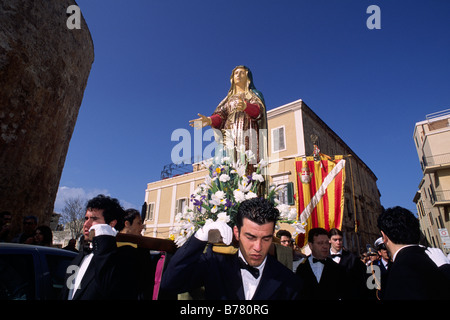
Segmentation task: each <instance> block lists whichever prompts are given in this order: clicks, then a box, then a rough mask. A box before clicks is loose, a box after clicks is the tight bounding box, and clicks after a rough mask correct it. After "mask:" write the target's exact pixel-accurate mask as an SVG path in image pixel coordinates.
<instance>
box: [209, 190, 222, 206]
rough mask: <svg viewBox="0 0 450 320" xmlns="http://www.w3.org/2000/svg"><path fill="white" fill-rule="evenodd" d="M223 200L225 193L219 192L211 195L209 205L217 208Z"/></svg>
mask: <svg viewBox="0 0 450 320" xmlns="http://www.w3.org/2000/svg"><path fill="white" fill-rule="evenodd" d="M224 198H225V192H223V191H221V190H219V191H217V192H216V193H214V194H213V195H211V200H210V201H209V203H210V204H212V205H214V206H218V205H220V204H222V203H223V202H224Z"/></svg>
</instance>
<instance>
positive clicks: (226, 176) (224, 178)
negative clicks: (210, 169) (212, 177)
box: [219, 173, 230, 182]
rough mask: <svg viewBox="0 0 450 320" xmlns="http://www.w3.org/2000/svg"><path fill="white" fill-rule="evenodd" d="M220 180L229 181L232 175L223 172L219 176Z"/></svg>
mask: <svg viewBox="0 0 450 320" xmlns="http://www.w3.org/2000/svg"><path fill="white" fill-rule="evenodd" d="M219 180H220V181H221V182H227V181H230V176H229V175H227V174H225V173H224V174H221V175H220V177H219Z"/></svg>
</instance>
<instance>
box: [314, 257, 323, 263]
mask: <svg viewBox="0 0 450 320" xmlns="http://www.w3.org/2000/svg"><path fill="white" fill-rule="evenodd" d="M316 262H320V263H322V264H325V259H316V258H313V263H316Z"/></svg>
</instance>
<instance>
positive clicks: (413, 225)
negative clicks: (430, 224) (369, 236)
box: [378, 207, 450, 300]
mask: <svg viewBox="0 0 450 320" xmlns="http://www.w3.org/2000/svg"><path fill="white" fill-rule="evenodd" d="M378 228H379V229H380V230H381V235H382V238H383V243H384V244H385V246H386V248H387V250H388V251H389V253H390V255H391V257H392V261H393V263H392V265H391V266H390V268H389V272H388V276H387V280H386V287H385V288H383V299H386V300H406V299H407V300H423V299H445V300H448V299H450V290H449V288H450V283H449V280H448V279H447V278H446V277H445V276H444V274H443V273H442V272H441V271H440V270H439V269H438V266H437V265H436V264H435V263H434V262H433V260H431V259H430V257H429V256H428V254H427V253H426V248H425V247H421V246H419V241H420V227H419V221H418V219H417V218H416V217H415V216H414V215H413V214H412V212H410V211H409V210H407V209H405V208H402V207H394V208H389V209H387V210H385V211H384V212H383V213H382V214H381V215H380V216H379V217H378Z"/></svg>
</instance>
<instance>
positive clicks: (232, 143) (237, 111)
mask: <svg viewBox="0 0 450 320" xmlns="http://www.w3.org/2000/svg"><path fill="white" fill-rule="evenodd" d="M230 81H231V87H230V90H229V91H228V94H227V96H226V97H225V99H223V100H222V101H221V102H220V103H219V105H218V106H217V108H216V110H215V111H214V113H213V114H212V115H211V116H210V117H206V116H203V115H201V114H199V116H200V118H198V119H195V120H191V121H190V123H191V126H200V127H204V126H207V125H210V126H211V127H212V128H214V129H218V130H220V131H217V130H215V132H216V134H215V139H216V142H217V143H218V144H219V145H221V146H222V147H223V153H222V154H219V155H218V154H216V157H218V156H219V157H220V156H226V157H229V158H230V161H231V162H235V161H237V160H240V162H241V163H244V161H245V151H249V150H250V151H251V153H252V154H253V155H254V157H253V159H251V160H250V165H249V166H248V167H247V175H251V173H252V172H254V171H255V166H256V164H258V163H259V162H260V161H261V160H262V159H264V160H266V161H267V160H268V155H267V154H268V153H267V113H266V106H265V104H264V97H263V95H262V93H261V92H259V91H258V90H256V88H255V86H254V84H253V77H252V73H251V71H250V69H249V68H247V67H245V66H237V67H236V68H234V69H233V71H232V73H231V76H230ZM219 132H220V133H219ZM265 180H266V179H265Z"/></svg>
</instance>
